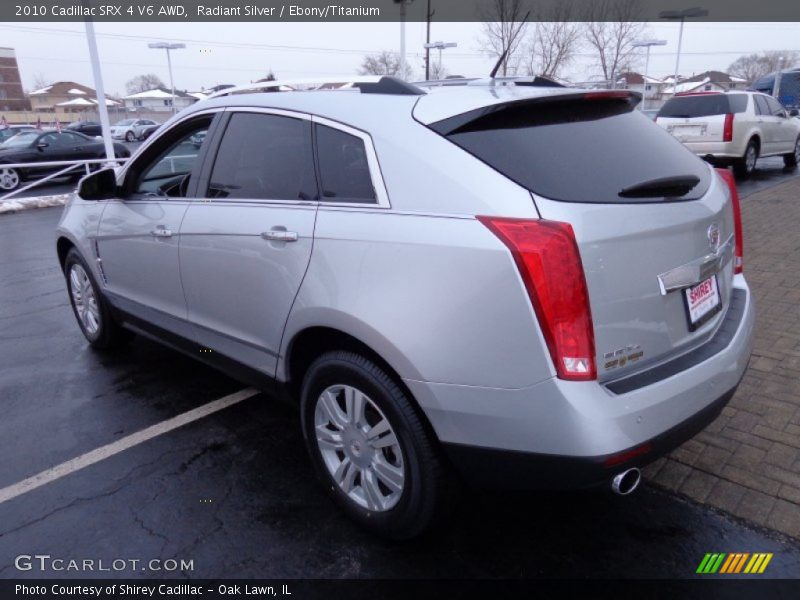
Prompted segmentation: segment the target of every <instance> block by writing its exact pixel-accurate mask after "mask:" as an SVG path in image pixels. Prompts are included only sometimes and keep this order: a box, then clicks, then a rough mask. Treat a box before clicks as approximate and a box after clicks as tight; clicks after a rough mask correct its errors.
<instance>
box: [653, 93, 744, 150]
mask: <svg viewBox="0 0 800 600" xmlns="http://www.w3.org/2000/svg"><path fill="white" fill-rule="evenodd" d="M746 109H747V95H746V94H723V93H716V92H715V93H709V94H703V93H700V94H687V95H685V96H675V97H674V98H670V99H669V100H667V102H666V104H664V106H663V107H661V110H659V111H658V114H657V115H656V123H658V124H659V125H661V126H662V127H663V128H664V129H666V130H667V131H668V132H669V133H671V134H672V135H674V136H675V137H676V138H677V139H678V140H679V141H681V142H688V143H692V142H723V141H728V142H729V141H731V140H730V139H725V128H726V119H727V120H728V121H729V124H728V127H729V129H730V130H731V131H732V129H731V128H732V119H733V115H735V114H737V113H742V112H744V111H745V110H746ZM729 115H730V116H729Z"/></svg>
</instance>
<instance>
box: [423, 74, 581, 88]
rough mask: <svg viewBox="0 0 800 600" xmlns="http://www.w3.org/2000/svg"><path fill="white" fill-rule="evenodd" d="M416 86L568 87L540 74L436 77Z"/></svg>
mask: <svg viewBox="0 0 800 600" xmlns="http://www.w3.org/2000/svg"><path fill="white" fill-rule="evenodd" d="M414 85H415V86H417V87H421V88H431V87H449V86H457V85H471V86H504V85H513V86H524V87H568V86H566V85H564V84H563V83H559V82H558V81H554V80H552V79H549V78H547V77H540V76H539V75H536V76H532V77H522V76H508V77H494V78H490V77H480V78H478V77H459V78H451V79H435V80H432V81H419V82H415V83H414Z"/></svg>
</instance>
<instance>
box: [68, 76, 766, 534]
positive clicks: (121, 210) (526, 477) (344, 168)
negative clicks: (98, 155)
mask: <svg viewBox="0 0 800 600" xmlns="http://www.w3.org/2000/svg"><path fill="white" fill-rule="evenodd" d="M356 87H357V88H358V89H360V93H352V92H319V93H315V92H307V93H295V92H291V91H289V92H280V93H251V94H247V93H237V92H244V90H242V89H239V90H237V89H234V90H233V91H232V92H229V91H225V92H224V93H223V95H221V96H220V97H216V98H211V99H208V100H204V101H203V102H200V103H197V104H196V105H194V106H192V107H189V108H187V109H184V111H183V112H182V113H181V114H180V115H179V116H177V117H176V118H175V119H173V120H172V121H170V122H169V123H168V124H167V125H165V127H164V128H163V129H162V130H160V131H159V132H158V133H157V134H156V135H155V136H153V137H152V138H151V139H150V140H149V141H148V142H146V144H145V145H144V146H142V148H141V149H140V150H139V151H138V152H137V154H136V156H135V157H134V158H133V159H131V161H129V162H128V163H127V164H126V165H124V166H123V167H121V168H119V169H117V170H116V171H112V170H103V171H100V172H98V173H95V174H93V175H91V176H88V177H86V178H84V179H83V180H82V182H81V186H80V188H79V192H78V194H77V195H76V196H75V197H74V198H73V200H72V201H71V202H70V203H69V204H68V206H67V207H66V209H65V211H64V214H63V217H62V219H61V221H60V224H59V225H58V231H57V242H56V248H57V254H58V257H59V260H60V264H61V267H62V269H63V271H64V275H65V278H66V285H67V290H68V295H69V298H70V302H71V304H72V307H73V310H74V313H75V316H76V318H77V321H78V325H79V327H80V329H81V331H82V332H83V334H84V335H85V337H86V339H87V340H88V342H89V344H90V345H91V346H93V347H94V348H97V349H101V350H102V349H108V348H112V347H114V346H117V345H119V344H123V343H125V342H126V341H127V340H128V339H129V337H130V332H144V333H146V334H147V335H148V336H154V337H156V338H158V339H162V340H166V341H168V343H169V344H170V345H171V346H172V347H173V348H180V349H182V350H183V351H184V352H186V353H188V355H190V356H194V357H195V358H197V359H199V360H202V361H205V362H206V363H208V364H210V365H215V366H217V367H219V368H222V369H226V370H228V371H229V372H231V373H236V374H237V376H238V377H239V378H241V379H242V380H243V381H248V382H250V383H251V384H256V385H260V386H262V387H263V389H265V390H268V391H270V392H271V393H273V394H274V395H275V396H278V397H284V398H286V399H288V400H289V401H291V402H293V403H295V404H296V405H297V406H298V407H299V412H300V419H299V421H300V423H299V425H300V428H301V429H302V432H303V436H304V439H305V443H306V445H307V448H308V452H309V455H310V457H311V461H312V463H313V467H314V470H315V472H316V474H317V476H318V477H319V479H320V481H321V483H322V485H323V487H324V489H325V490H326V491H327V492H328V493H329V494H330V495H331V496H332V498H333V499H334V501H335V502H336V503H337V504H338V505H339V506H340V507H341V508H342V509H343V510H344V511H345V512H346V513H347V514H348V515H349V516H350V517H352V518H353V519H355V520H356V521H357V522H358V523H360V524H361V525H363V526H364V527H367V528H369V529H370V530H372V531H374V532H376V533H378V534H380V535H383V536H387V537H390V538H408V537H412V536H414V535H417V534H419V533H420V532H421V531H423V530H424V529H425V528H426V527H427V526H429V525H430V524H431V523H432V522H434V521H435V520H436V519H438V518H439V516H441V515H443V514H445V512H446V509H447V506H448V504H447V503H448V498H450V497H451V494H450V493H449V492H450V490H451V489H452V486H451V485H450V482H451V481H452V479H451V477H454V476H455V475H453V473H456V474H457V475H458V476H461V477H463V478H464V479H465V480H467V481H469V482H474V483H478V484H482V485H498V486H505V487H511V488H537V489H541V488H559V489H568V488H579V489H583V488H595V487H605V488H610V489H611V490H613V491H615V492H617V493H618V494H627V493H630V492H632V491H633V490H634V489H635V488H636V487H637V485H638V483H639V478H640V473H639V468H640V467H642V466H643V465H645V464H647V463H649V462H651V461H653V460H654V459H656V458H657V457H659V456H661V455H663V454H664V453H666V452H668V451H670V450H671V449H672V448H674V447H676V446H677V445H678V444H680V443H682V442H683V441H684V440H686V439H688V438H690V437H691V436H693V435H694V434H695V433H696V432H698V431H699V430H700V429H702V428H703V427H704V426H705V425H707V424H708V423H710V422H711V421H712V420H713V419H714V418H715V417H716V416H717V415H718V414H719V413H720V411H721V410H722V408H723V406H725V404H726V403H727V402H728V401H729V400H730V398H731V396H732V395H733V393H734V391H735V390H736V388H737V386H738V384H739V381H740V379H741V377H742V376H743V374H744V372H745V369H746V367H747V363H748V359H749V355H750V350H751V347H752V344H753V329H754V314H755V313H754V307H753V301H752V299H751V294H750V291H749V289H748V285H747V282H746V281H745V278H744V275H743V273H742V260H743V259H742V235H741V217H740V211H739V203H738V196H737V195H736V186H735V184H733V180H732V178H730V175H729V174H728V173H727V172H725V173H724V174H723V173H718V172H715V170H714V169H713V168H712V167H711V166H710V165H708V164H707V163H705V162H703V161H702V160H700V159H699V158H698V157H696V156H694V155H693V154H692V153H691V152H689V151H688V150H687V149H686V148H684V147H683V146H682V145H681V144H679V143H677V142H676V141H675V140H674V138H672V137H671V136H670V135H668V134H667V133H666V132H665V131H663V130H662V129H661V128H659V127H658V126H656V125H655V124H654V123H652V122H651V121H649V120H648V119H646V118H643V117H642V115H640V114H638V113H639V111H638V110H636V108H635V107H636V104H637V102H638V100H639V98H640V96H639V95H638V94H636V93H633V92H628V91H620V90H613V91H597V90H586V91H582V90H576V89H570V88H555V87H552V88H545V87H541V86H538V87H534V86H516V85H511V84H506V85H503V86H502V87H493V86H489V85H480V84H474V83H473V84H471V85H469V86H467V85H464V86H456V85H454V86H441V87H439V88H435V89H431V90H430V93H424V92H423V91H422V90H421V89H419V88H418V87H415V86H412V85H409V84H406V83H403V82H400V81H398V80H395V79H392V78H373V79H370V80H368V81H366V82H364V81H361V82H358V83H357V84H356ZM245 89H246V86H245ZM228 93H236V95H233V96H227V95H225V94H228ZM206 131H207V132H208V134H207V135H206V136H205V139H204V141H203V143H202V144H201V146H200V148H199V149H197V150H194V151H192V145H191V144H190V143H189V144H187V141H188V140H191V138H192V137H193V136H196V135H197V134H198V133H200V132H206ZM598 140H601V141H602V143H598ZM576 166H577V168H576ZM600 174H602V176H600ZM196 199H199V200H200V201H195V200H196ZM312 249H313V252H312ZM201 350H202V351H201ZM209 350H210V351H209ZM453 469H454V470H453Z"/></svg>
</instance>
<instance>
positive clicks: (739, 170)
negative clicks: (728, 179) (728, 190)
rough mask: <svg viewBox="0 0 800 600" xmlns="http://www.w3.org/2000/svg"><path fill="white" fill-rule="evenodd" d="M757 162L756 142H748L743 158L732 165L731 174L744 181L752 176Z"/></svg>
mask: <svg viewBox="0 0 800 600" xmlns="http://www.w3.org/2000/svg"><path fill="white" fill-rule="evenodd" d="M757 161H758V142H756V140H750V141H749V142H747V147H746V148H745V150H744V156H742V158H739V159H737V160H736V161H735V162H734V163H733V172H734V173H735V174H736V176H737V177H740V178H742V179H746V178H748V177H750V176H751V175H752V174H753V171H755V168H756V162H757Z"/></svg>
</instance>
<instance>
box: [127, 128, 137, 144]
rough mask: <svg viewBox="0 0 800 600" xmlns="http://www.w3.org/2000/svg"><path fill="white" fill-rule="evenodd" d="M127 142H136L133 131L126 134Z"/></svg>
mask: <svg viewBox="0 0 800 600" xmlns="http://www.w3.org/2000/svg"><path fill="white" fill-rule="evenodd" d="M125 141H126V142H135V141H136V136H135V135H134V133H133V132H132V131H129V132H128V133H126V134H125Z"/></svg>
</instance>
